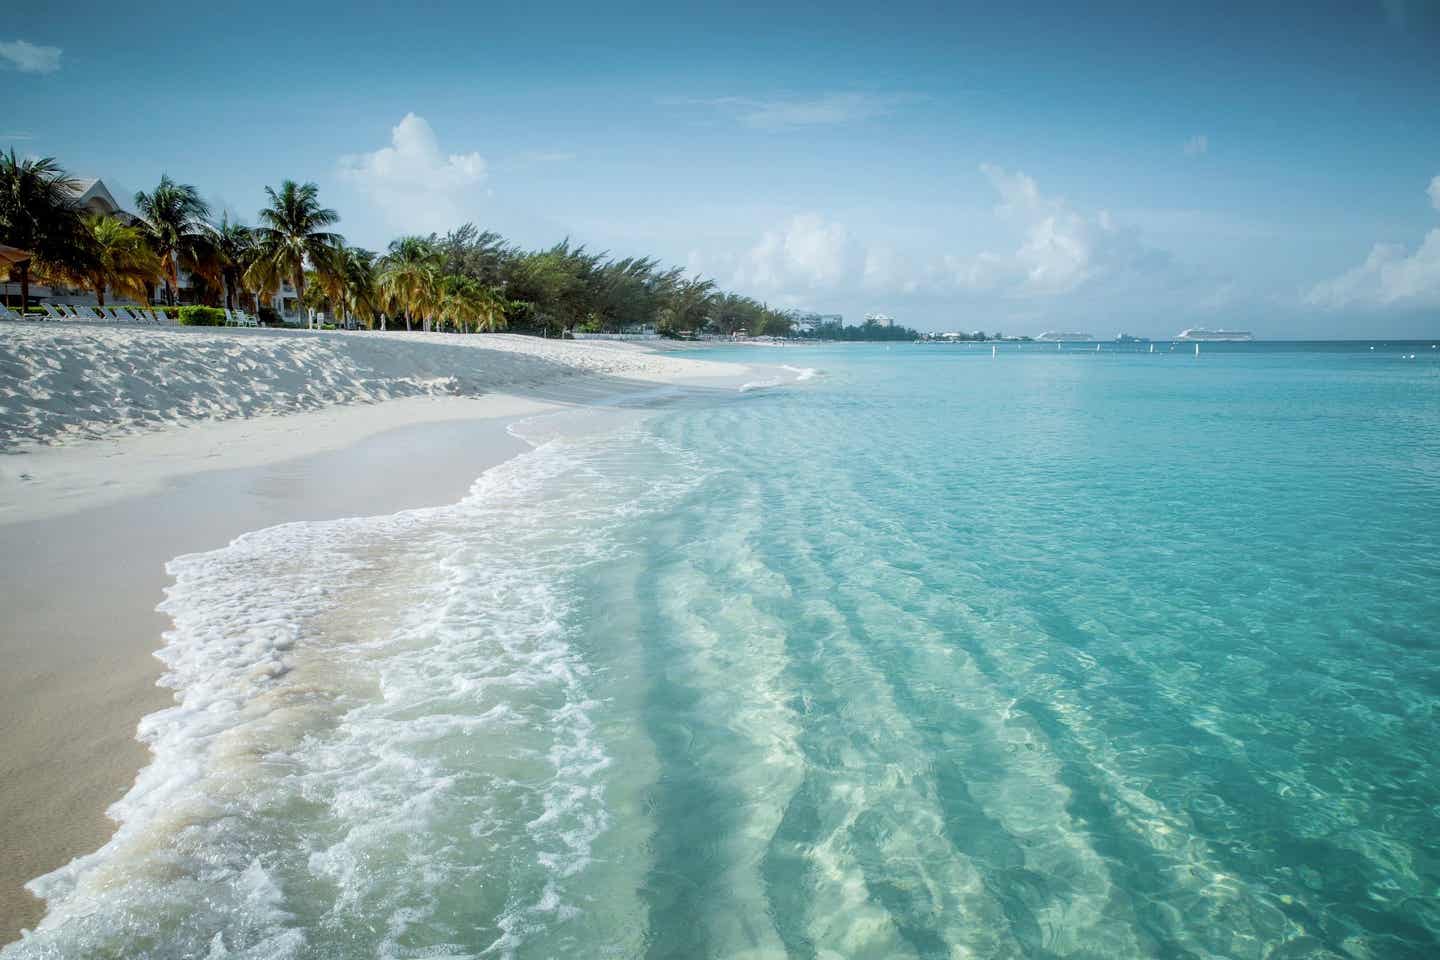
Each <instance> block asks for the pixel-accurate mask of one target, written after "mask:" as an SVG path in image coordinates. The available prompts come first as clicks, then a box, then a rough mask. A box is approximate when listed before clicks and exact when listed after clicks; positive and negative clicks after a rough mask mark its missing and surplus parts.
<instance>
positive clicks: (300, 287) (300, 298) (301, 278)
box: [295, 267, 305, 307]
mask: <svg viewBox="0 0 1440 960" xmlns="http://www.w3.org/2000/svg"><path fill="white" fill-rule="evenodd" d="M295 302H296V304H297V305H299V306H301V307H303V306H304V305H305V269H304V267H301V268H300V269H299V270H296V271H295Z"/></svg>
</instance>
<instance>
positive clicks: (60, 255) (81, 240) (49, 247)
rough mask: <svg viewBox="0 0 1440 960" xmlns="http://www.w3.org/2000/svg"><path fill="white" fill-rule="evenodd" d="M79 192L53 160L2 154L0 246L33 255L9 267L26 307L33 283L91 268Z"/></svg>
mask: <svg viewBox="0 0 1440 960" xmlns="http://www.w3.org/2000/svg"><path fill="white" fill-rule="evenodd" d="M78 192H79V183H78V181H75V180H73V179H71V177H70V176H69V174H67V173H66V172H65V170H64V169H63V168H62V167H61V166H60V164H59V163H58V162H56V160H55V158H54V157H40V158H34V157H25V158H24V159H21V158H19V157H17V156H16V155H15V150H14V148H13V147H12V148H11V149H10V152H9V153H8V154H6V153H0V243H3V244H5V245H6V246H9V247H16V248H18V249H20V250H22V251H25V252H27V253H30V254H31V257H30V258H28V259H22V260H19V261H17V262H16V263H15V264H14V265H13V266H12V267H11V268H10V273H11V277H12V278H13V279H15V280H17V281H18V282H19V284H20V306H22V307H28V306H29V302H30V283H31V281H32V279H37V278H38V279H41V280H46V279H49V278H51V277H59V278H67V277H74V276H76V275H77V274H79V273H82V272H84V271H86V270H88V269H89V268H90V266H91V263H92V255H93V254H92V249H91V245H90V243H89V239H88V231H87V229H86V226H85V222H84V219H83V217H82V216H81V212H80V208H79V207H78V206H77V205H76V203H75V197H76V195H77V194H78Z"/></svg>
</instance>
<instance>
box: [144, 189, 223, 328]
mask: <svg viewBox="0 0 1440 960" xmlns="http://www.w3.org/2000/svg"><path fill="white" fill-rule="evenodd" d="M135 209H136V211H137V212H138V213H139V214H140V223H139V226H140V229H141V230H142V231H144V233H145V237H146V239H147V240H148V241H149V244H150V247H151V248H152V249H153V250H154V251H155V253H156V254H157V255H158V256H159V258H160V267H161V274H160V275H161V277H162V278H163V280H164V285H165V302H166V303H167V304H169V305H171V306H174V305H175V298H176V296H177V295H178V293H179V290H180V271H181V270H185V271H186V272H188V273H191V274H197V275H200V276H202V277H205V278H207V279H209V280H211V281H212V282H214V283H216V284H219V283H220V264H221V260H220V255H219V252H218V250H217V248H216V245H215V239H214V233H215V231H214V228H213V227H212V226H211V225H210V221H209V217H210V205H209V204H208V203H206V202H205V201H204V200H203V199H201V197H200V191H199V190H197V189H196V188H195V187H194V186H193V185H191V184H188V183H176V182H175V181H174V180H172V179H171V178H170V177H169V175H168V174H162V175H161V177H160V183H159V184H158V185H157V186H156V187H155V189H154V190H151V191H150V192H148V193H147V192H146V191H144V190H142V191H140V192H139V193H136V194H135Z"/></svg>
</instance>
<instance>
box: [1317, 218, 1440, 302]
mask: <svg viewBox="0 0 1440 960" xmlns="http://www.w3.org/2000/svg"><path fill="white" fill-rule="evenodd" d="M1309 299H1310V302H1311V303H1313V304H1315V305H1316V306H1321V307H1331V308H1338V307H1349V306H1380V307H1388V306H1413V307H1419V306H1440V230H1431V231H1430V232H1429V233H1428V234H1426V235H1425V239H1424V241H1423V242H1421V244H1420V248H1419V249H1418V250H1416V251H1415V252H1414V253H1413V254H1406V252H1405V247H1404V246H1403V245H1401V244H1398V243H1377V244H1375V246H1373V247H1371V248H1370V255H1369V256H1368V257H1366V258H1365V262H1364V263H1362V264H1360V265H1359V266H1358V267H1354V268H1352V269H1350V270H1347V271H1346V272H1344V273H1342V274H1341V275H1340V276H1338V277H1336V278H1335V279H1333V280H1327V281H1325V282H1324V283H1319V284H1316V285H1315V287H1314V289H1312V290H1311V291H1310V298H1309Z"/></svg>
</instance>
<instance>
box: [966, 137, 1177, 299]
mask: <svg viewBox="0 0 1440 960" xmlns="http://www.w3.org/2000/svg"><path fill="white" fill-rule="evenodd" d="M980 172H981V173H983V174H984V175H985V176H986V178H987V179H988V180H989V181H990V184H991V186H992V187H993V188H994V189H995V192H996V193H998V194H999V195H1000V204H999V205H998V206H997V207H996V208H995V212H996V215H997V216H998V217H999V218H1000V220H1001V221H1002V222H1004V223H1006V224H1008V225H1010V226H1011V227H1012V229H1014V230H1017V231H1018V233H1019V236H1020V240H1019V244H1018V246H1017V247H1016V248H1015V249H1013V250H1010V251H1008V252H997V251H994V250H984V251H981V252H980V253H979V254H976V255H975V256H970V257H957V256H948V257H945V258H944V259H943V261H942V271H941V272H942V273H946V274H948V275H949V277H950V278H951V280H952V281H953V283H954V284H955V285H956V286H958V287H960V288H961V289H963V290H969V291H976V292H980V291H990V292H995V293H1001V294H1008V295H1019V296H1056V295H1059V294H1064V293H1069V292H1071V291H1073V290H1076V289H1078V288H1079V287H1081V286H1083V285H1085V284H1088V283H1091V282H1093V281H1096V280H1098V279H1101V278H1109V279H1112V280H1113V279H1117V278H1120V277H1123V276H1131V277H1140V278H1146V277H1149V278H1153V277H1154V275H1156V274H1158V273H1160V272H1163V271H1164V270H1165V269H1167V268H1168V266H1169V257H1168V255H1166V254H1165V253H1163V252H1162V251H1159V250H1155V249H1154V248H1151V247H1147V246H1146V245H1145V244H1144V243H1142V242H1141V240H1140V238H1139V236H1138V235H1137V234H1136V233H1135V232H1134V231H1133V230H1125V229H1123V228H1121V227H1119V226H1118V225H1117V224H1116V223H1115V222H1114V219H1113V218H1112V217H1111V216H1110V214H1109V213H1108V212H1106V211H1104V210H1101V211H1100V212H1098V213H1096V214H1094V215H1089V216H1087V215H1085V214H1082V213H1080V212H1079V211H1076V210H1074V209H1073V208H1071V207H1070V206H1069V205H1068V204H1067V203H1065V201H1064V200H1062V199H1059V198H1055V197H1047V196H1046V195H1045V194H1043V193H1041V191H1040V187H1039V185H1038V184H1037V183H1036V182H1035V179H1034V178H1033V177H1030V176H1028V175H1027V174H1025V173H1022V172H1020V171H1013V172H1012V171H1009V170H1006V169H1004V168H1003V167H999V166H996V165H994V164H988V163H987V164H983V165H982V166H981V167H980Z"/></svg>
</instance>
